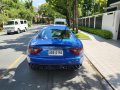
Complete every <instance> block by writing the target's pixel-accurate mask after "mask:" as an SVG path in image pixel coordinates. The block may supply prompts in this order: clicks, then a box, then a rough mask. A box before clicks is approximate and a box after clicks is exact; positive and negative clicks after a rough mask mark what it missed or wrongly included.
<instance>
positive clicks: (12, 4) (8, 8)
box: [0, 0, 34, 20]
mask: <svg viewBox="0 0 120 90" xmlns="http://www.w3.org/2000/svg"><path fill="white" fill-rule="evenodd" d="M0 2H1V3H2V4H4V5H5V8H3V10H2V11H3V13H2V14H4V15H6V16H8V17H9V18H21V19H27V20H32V19H33V16H34V11H33V6H32V0H25V2H21V1H20V0H1V1H0Z"/></svg>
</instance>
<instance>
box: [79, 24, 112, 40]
mask: <svg viewBox="0 0 120 90" xmlns="http://www.w3.org/2000/svg"><path fill="white" fill-rule="evenodd" d="M79 29H80V30H81V31H85V32H88V33H92V34H95V35H98V36H100V37H102V38H105V39H112V37H113V35H112V32H110V31H107V30H101V29H94V28H88V27H83V26H79Z"/></svg>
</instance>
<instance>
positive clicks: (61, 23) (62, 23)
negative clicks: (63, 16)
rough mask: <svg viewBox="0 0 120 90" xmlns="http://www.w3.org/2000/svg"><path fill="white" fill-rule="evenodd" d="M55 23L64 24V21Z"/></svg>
mask: <svg viewBox="0 0 120 90" xmlns="http://www.w3.org/2000/svg"><path fill="white" fill-rule="evenodd" d="M55 24H60V25H64V22H55Z"/></svg>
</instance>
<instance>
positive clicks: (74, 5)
mask: <svg viewBox="0 0 120 90" xmlns="http://www.w3.org/2000/svg"><path fill="white" fill-rule="evenodd" d="M74 30H75V0H74V1H73V31H74Z"/></svg>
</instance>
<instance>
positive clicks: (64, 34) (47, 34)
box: [38, 29, 71, 39]
mask: <svg viewBox="0 0 120 90" xmlns="http://www.w3.org/2000/svg"><path fill="white" fill-rule="evenodd" d="M70 36H71V35H70V31H69V30H59V29H52V30H43V31H41V33H39V35H38V38H43V39H55V38H57V39H69V38H70Z"/></svg>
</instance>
